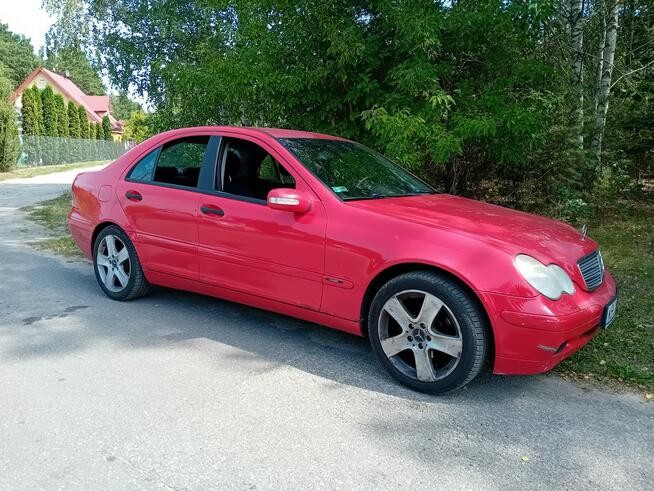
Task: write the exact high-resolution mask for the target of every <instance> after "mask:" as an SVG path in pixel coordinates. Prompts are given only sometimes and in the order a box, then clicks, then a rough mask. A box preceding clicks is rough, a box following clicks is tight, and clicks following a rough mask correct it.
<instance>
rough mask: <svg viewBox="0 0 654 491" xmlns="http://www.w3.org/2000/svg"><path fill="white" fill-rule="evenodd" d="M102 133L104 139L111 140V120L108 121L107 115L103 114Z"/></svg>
mask: <svg viewBox="0 0 654 491" xmlns="http://www.w3.org/2000/svg"><path fill="white" fill-rule="evenodd" d="M102 135H103V138H104V139H105V140H111V138H112V137H111V121H109V116H104V117H103V118H102Z"/></svg>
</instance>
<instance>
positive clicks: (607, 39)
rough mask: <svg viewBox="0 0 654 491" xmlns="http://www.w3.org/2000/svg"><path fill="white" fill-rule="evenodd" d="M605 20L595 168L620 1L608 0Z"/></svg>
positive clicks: (599, 164)
mask: <svg viewBox="0 0 654 491" xmlns="http://www.w3.org/2000/svg"><path fill="white" fill-rule="evenodd" d="M607 7H608V8H607V13H606V15H607V17H608V18H607V19H606V20H605V22H604V26H605V27H604V32H603V36H602V38H603V39H604V45H603V46H602V48H601V52H600V57H599V62H598V63H599V69H598V74H600V76H599V80H598V86H597V94H596V96H595V97H596V98H595V133H594V135H593V141H592V148H593V153H594V154H595V159H596V161H597V166H598V167H601V165H602V139H603V138H604V128H605V127H606V114H607V112H608V110H609V96H610V95H611V79H612V76H613V61H614V59H615V47H616V43H617V38H618V20H619V11H620V0H610V2H609V5H608V6H607Z"/></svg>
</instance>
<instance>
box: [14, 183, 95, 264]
mask: <svg viewBox="0 0 654 491" xmlns="http://www.w3.org/2000/svg"><path fill="white" fill-rule="evenodd" d="M70 199H71V195H70V191H67V192H65V193H64V194H62V195H61V196H59V197H58V198H55V199H51V200H48V201H44V202H43V203H40V204H38V205H36V206H31V207H29V208H25V211H26V212H27V216H28V217H29V218H31V219H32V220H34V221H36V222H38V223H40V224H41V225H44V226H45V227H46V228H47V229H48V230H49V231H50V237H48V238H47V239H44V240H39V241H37V242H34V243H33V244H32V245H34V246H35V247H37V248H39V249H45V250H49V251H52V252H55V253H57V254H63V255H66V256H79V257H81V256H83V254H82V252H81V251H80V250H79V247H77V244H75V241H74V240H73V238H72V237H71V235H70V232H69V230H68V223H67V222H66V217H67V216H68V212H69V211H70Z"/></svg>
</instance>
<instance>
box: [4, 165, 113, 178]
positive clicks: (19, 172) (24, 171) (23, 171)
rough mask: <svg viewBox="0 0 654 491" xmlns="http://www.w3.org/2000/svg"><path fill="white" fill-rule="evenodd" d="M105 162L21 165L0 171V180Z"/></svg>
mask: <svg viewBox="0 0 654 491" xmlns="http://www.w3.org/2000/svg"><path fill="white" fill-rule="evenodd" d="M106 163H107V161H106V160H98V161H93V162H74V163H71V164H60V165H44V166H41V167H22V168H20V169H15V170H12V171H9V172H0V181H6V180H7V179H15V178H19V177H20V178H22V177H35V176H42V175H44V174H52V173H53V172H62V171H66V170H73V169H83V168H85V167H94V166H96V165H102V164H106Z"/></svg>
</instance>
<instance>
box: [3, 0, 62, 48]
mask: <svg viewBox="0 0 654 491" xmlns="http://www.w3.org/2000/svg"><path fill="white" fill-rule="evenodd" d="M0 22H2V23H4V24H9V30H10V31H12V32H16V33H18V34H23V35H24V36H26V37H28V38H30V39H31V40H32V46H34V52H35V53H38V52H39V49H40V48H41V47H42V46H43V44H44V43H45V33H46V31H47V30H48V28H49V27H50V25H52V23H53V22H54V19H53V18H52V17H50V16H49V15H48V14H47V13H46V12H45V10H43V9H42V8H41V0H0Z"/></svg>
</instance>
